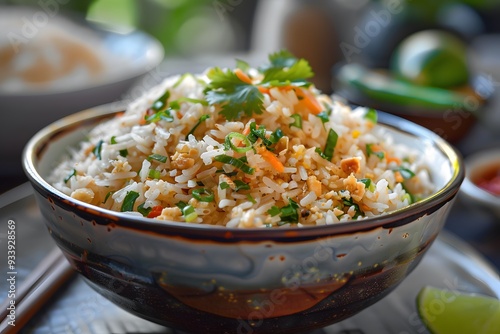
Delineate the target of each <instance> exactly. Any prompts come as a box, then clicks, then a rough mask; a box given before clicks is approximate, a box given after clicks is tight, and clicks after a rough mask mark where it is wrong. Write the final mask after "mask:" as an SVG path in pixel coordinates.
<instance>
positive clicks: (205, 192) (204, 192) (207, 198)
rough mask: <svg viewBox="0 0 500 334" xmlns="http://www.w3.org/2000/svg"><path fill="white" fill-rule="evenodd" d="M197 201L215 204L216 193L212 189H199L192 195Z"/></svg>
mask: <svg viewBox="0 0 500 334" xmlns="http://www.w3.org/2000/svg"><path fill="white" fill-rule="evenodd" d="M191 194H192V195H193V197H194V198H195V199H197V200H198V201H200V202H213V201H214V192H213V191H212V190H210V189H206V188H199V189H194V190H193V192H192V193H191Z"/></svg>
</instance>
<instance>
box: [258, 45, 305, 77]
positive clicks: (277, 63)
mask: <svg viewBox="0 0 500 334" xmlns="http://www.w3.org/2000/svg"><path fill="white" fill-rule="evenodd" d="M269 61H270V64H268V65H265V66H262V67H260V68H259V71H260V72H261V73H262V74H264V79H263V80H262V83H272V85H273V86H278V85H280V84H281V85H285V84H287V85H288V84H291V83H300V84H304V83H305V82H304V81H305V79H308V78H311V77H313V76H314V73H313V71H312V69H311V66H310V65H309V63H308V62H307V61H306V60H305V59H297V58H296V57H295V56H294V55H293V54H291V53H290V52H288V51H286V50H282V51H279V52H276V53H273V54H271V55H269Z"/></svg>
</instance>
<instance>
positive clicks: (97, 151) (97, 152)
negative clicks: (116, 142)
mask: <svg viewBox="0 0 500 334" xmlns="http://www.w3.org/2000/svg"><path fill="white" fill-rule="evenodd" d="M103 143H104V141H103V140H102V139H101V140H99V142H98V143H97V144H96V146H95V147H94V150H93V151H92V152H93V153H94V155H95V156H96V157H97V159H99V160H101V159H102V157H101V150H102V144H103Z"/></svg>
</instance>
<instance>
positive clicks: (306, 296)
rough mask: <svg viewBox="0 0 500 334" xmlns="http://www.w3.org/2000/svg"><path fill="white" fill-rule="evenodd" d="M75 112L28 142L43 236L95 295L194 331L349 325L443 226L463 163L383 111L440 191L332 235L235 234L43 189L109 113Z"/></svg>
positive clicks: (434, 139)
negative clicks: (71, 148) (425, 163)
mask: <svg viewBox="0 0 500 334" xmlns="http://www.w3.org/2000/svg"><path fill="white" fill-rule="evenodd" d="M115 112H116V110H113V109H112V108H110V107H109V106H104V107H100V108H97V109H92V110H88V111H85V112H82V113H78V114H74V115H71V116H69V117H67V118H65V119H62V120H60V121H58V122H56V123H54V124H52V125H50V126H48V127H46V128H45V129H43V130H41V131H40V132H39V133H38V134H37V135H36V136H35V137H33V138H32V139H31V141H30V142H29V143H28V145H27V146H26V148H25V151H24V159H23V163H24V168H25V172H26V174H27V176H28V177H29V179H30V181H31V183H32V185H33V187H34V190H35V197H36V200H37V203H38V205H39V207H40V209H41V212H42V214H43V216H44V217H45V218H46V224H47V228H48V230H49V232H50V234H51V236H52V237H53V239H54V240H55V242H56V243H57V245H58V246H59V247H60V248H61V249H62V251H63V252H64V254H65V256H66V257H67V259H68V260H69V261H70V262H71V264H72V265H73V267H74V268H75V269H76V270H77V271H78V272H79V273H80V274H82V275H83V276H84V277H85V278H86V281H87V282H88V283H89V284H90V286H91V287H93V288H94V289H95V290H96V291H98V292H99V293H100V294H102V295H103V296H105V297H106V298H108V299H110V300H111V301H113V302H114V303H116V304H117V305H119V306H121V307H122V308H124V309H126V310H128V311H130V312H132V313H134V314H136V315H139V316H141V317H143V318H145V319H149V320H151V321H154V322H157V323H159V324H163V325H165V326H169V327H173V328H177V329H180V330H184V331H188V332H194V333H261V332H262V333H269V332H275V333H297V332H302V331H307V330H312V329H314V328H319V327H323V326H326V325H328V324H331V323H334V322H338V321H340V320H342V319H345V318H347V317H349V316H351V315H353V314H355V313H357V312H359V311H361V310H363V309H365V308H367V307H368V306H370V305H372V304H373V303H375V302H377V301H378V300H380V299H381V298H383V297H384V296H386V295H387V294H388V293H390V292H391V291H392V290H393V289H394V288H395V287H396V286H397V285H398V284H399V283H400V282H401V281H403V280H404V279H405V277H406V276H407V275H408V274H409V273H410V272H411V271H412V270H413V269H414V268H415V266H416V265H417V264H418V263H419V261H420V260H421V259H422V256H423V255H424V253H425V252H426V251H427V250H428V249H429V247H430V245H431V244H432V242H433V241H434V240H435V239H436V237H437V235H438V233H439V232H440V230H441V229H442V227H443V225H444V223H445V220H446V216H447V214H448V212H449V210H450V208H451V206H452V203H453V199H454V197H455V195H456V193H457V191H458V190H459V187H460V184H461V182H462V180H463V177H464V169H463V165H462V160H461V158H460V156H459V155H458V154H457V152H456V151H455V150H454V149H453V148H452V147H451V146H450V145H449V144H447V143H446V142H445V141H444V140H442V139H441V138H440V137H438V136H437V135H435V134H434V133H432V132H431V131H429V130H426V129H424V128H422V127H420V126H418V125H415V124H413V123H410V122H408V121H406V120H403V119H400V118H397V117H395V116H391V115H387V114H383V113H381V114H380V115H379V121H380V123H381V124H380V125H378V126H383V127H385V128H387V130H388V131H390V133H391V134H392V135H394V137H395V140H396V141H397V142H399V143H403V144H406V145H409V146H411V147H413V148H415V149H417V150H419V151H420V152H421V154H422V155H425V156H426V157H427V159H428V161H429V168H430V173H431V176H432V179H433V182H434V184H435V185H436V187H437V191H436V192H435V193H434V194H433V195H432V196H430V197H429V198H426V199H424V200H422V201H420V202H418V203H415V204H412V205H410V206H409V207H407V208H405V209H402V210H398V211H395V212H393V213H390V214H387V215H384V216H380V217H378V218H374V219H369V220H364V221H357V222H356V221H355V222H350V223H345V224H337V225H329V226H322V227H320V226H313V227H303V228H293V227H291V228H276V229H234V228H223V227H214V226H207V225H190V224H185V223H178V222H160V221H155V220H151V219H146V218H142V217H137V216H132V215H127V214H125V213H119V212H111V211H108V210H104V209H101V208H98V207H95V206H91V205H88V204H86V203H83V202H79V201H76V200H74V199H72V198H70V197H69V196H66V195H64V194H62V193H61V192H59V191H57V190H56V189H54V188H53V187H52V186H51V185H50V184H49V183H48V182H47V181H46V178H47V175H48V174H49V173H50V171H51V170H52V168H53V167H54V164H55V163H56V162H57V161H58V160H60V159H61V156H62V155H63V153H64V152H65V151H66V150H67V146H68V145H70V146H71V145H76V143H77V142H78V141H79V140H81V139H83V138H84V136H85V133H86V131H87V130H88V129H89V127H92V126H93V125H95V124H96V123H98V122H102V121H104V120H106V119H109V118H111V117H113V116H114V115H115Z"/></svg>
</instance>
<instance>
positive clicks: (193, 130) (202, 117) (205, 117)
mask: <svg viewBox="0 0 500 334" xmlns="http://www.w3.org/2000/svg"><path fill="white" fill-rule="evenodd" d="M209 118H210V115H201V116H200V118H199V119H198V122H196V124H195V125H194V126H193V128H192V129H191V131H189V132H188V134H187V136H186V137H189V135H194V132H195V131H196V129H197V128H198V127H199V126H200V125H201V123H203V122H205V121H206V120H207V119H209Z"/></svg>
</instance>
